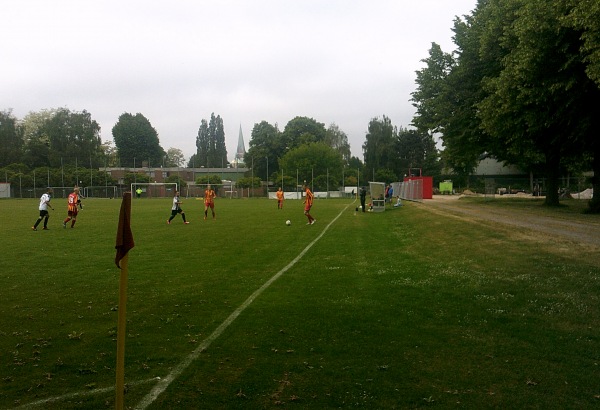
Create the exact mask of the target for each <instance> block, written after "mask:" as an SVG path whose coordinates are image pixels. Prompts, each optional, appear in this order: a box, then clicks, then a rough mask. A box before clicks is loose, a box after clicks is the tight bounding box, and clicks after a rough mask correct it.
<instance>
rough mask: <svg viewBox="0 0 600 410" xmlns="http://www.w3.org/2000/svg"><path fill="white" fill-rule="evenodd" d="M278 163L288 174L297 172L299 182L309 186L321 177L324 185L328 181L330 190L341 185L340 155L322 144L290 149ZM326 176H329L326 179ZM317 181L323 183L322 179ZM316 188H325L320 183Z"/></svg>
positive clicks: (341, 164)
mask: <svg viewBox="0 0 600 410" xmlns="http://www.w3.org/2000/svg"><path fill="white" fill-rule="evenodd" d="M279 162H280V164H281V167H282V168H283V169H285V170H289V171H288V172H292V170H294V171H296V170H297V172H298V178H299V179H300V181H307V182H308V183H309V184H310V183H312V182H315V181H316V178H317V177H319V176H321V177H325V179H324V181H325V183H327V181H329V184H330V185H329V187H330V188H331V187H332V186H334V187H335V188H336V189H337V188H338V187H339V186H341V185H342V170H343V167H344V160H343V159H342V155H341V154H340V153H339V152H338V151H336V150H335V149H333V148H331V147H330V146H328V145H327V144H325V143H323V142H316V143H309V144H303V145H300V146H299V147H297V148H294V149H291V150H289V151H288V152H287V153H286V154H285V155H284V156H283V157H282V158H281V160H280V161H279ZM327 176H329V178H328V179H327ZM313 178H314V179H315V181H313ZM319 180H320V181H323V179H322V178H321V179H319ZM318 188H319V189H325V188H326V187H325V186H323V184H322V183H321V185H319V186H318Z"/></svg>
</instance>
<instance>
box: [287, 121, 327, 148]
mask: <svg viewBox="0 0 600 410" xmlns="http://www.w3.org/2000/svg"><path fill="white" fill-rule="evenodd" d="M326 136H327V130H326V129H325V124H323V123H320V122H318V121H316V120H315V119H313V118H309V117H295V118H293V119H291V120H290V121H289V122H288V123H287V124H286V125H285V128H284V129H283V133H282V134H281V139H282V143H283V144H282V145H283V146H284V147H285V148H286V149H289V150H291V149H294V148H297V147H299V146H300V145H306V144H311V143H316V142H325V140H326Z"/></svg>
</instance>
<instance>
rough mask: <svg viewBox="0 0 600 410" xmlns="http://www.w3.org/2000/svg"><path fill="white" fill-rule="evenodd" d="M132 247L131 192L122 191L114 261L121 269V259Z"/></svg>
mask: <svg viewBox="0 0 600 410" xmlns="http://www.w3.org/2000/svg"><path fill="white" fill-rule="evenodd" d="M133 247H134V243H133V234H132V233H131V192H124V193H123V202H121V213H120V214H119V228H118V229H117V243H116V245H115V248H116V249H117V255H116V256H115V263H116V264H117V268H119V269H121V266H120V262H121V259H123V257H124V256H125V255H127V252H129V250H130V249H131V248H133Z"/></svg>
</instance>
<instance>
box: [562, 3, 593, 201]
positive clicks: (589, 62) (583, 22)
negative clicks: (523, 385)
mask: <svg viewBox="0 0 600 410" xmlns="http://www.w3.org/2000/svg"><path fill="white" fill-rule="evenodd" d="M570 4H571V5H572V6H573V7H572V9H571V11H570V13H569V15H568V16H567V17H566V18H565V24H566V25H567V26H569V27H572V28H574V29H575V30H577V31H579V32H581V33H582V34H581V40H583V44H582V45H581V48H580V50H581V54H582V56H583V62H584V63H585V64H586V67H585V71H586V73H587V75H588V77H589V78H590V79H591V80H593V81H594V82H595V83H596V85H597V86H598V87H600V3H599V2H598V1H596V0H573V1H572V2H570ZM597 106H598V104H597V100H596V102H591V104H590V106H589V107H588V108H589V109H593V108H595V107H597ZM587 117H588V119H587V121H581V122H580V124H586V123H587V124H588V127H587V132H584V133H583V135H584V139H585V141H586V147H587V150H588V155H589V156H590V157H591V158H592V169H593V170H594V175H595V177H594V178H593V179H592V185H593V188H594V192H599V191H600V177H599V175H600V141H599V139H598V137H597V134H598V129H599V128H600V120H599V118H600V114H598V113H597V112H595V113H592V117H591V118H590V117H589V115H588V116H587ZM589 211H590V212H593V213H600V195H594V197H593V198H592V200H591V201H590V204H589Z"/></svg>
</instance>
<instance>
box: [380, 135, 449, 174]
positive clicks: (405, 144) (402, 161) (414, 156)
mask: <svg viewBox="0 0 600 410" xmlns="http://www.w3.org/2000/svg"><path fill="white" fill-rule="evenodd" d="M396 156H397V160H396V166H395V167H394V168H393V169H394V173H395V174H396V176H397V177H402V176H403V175H404V174H406V173H407V172H408V169H409V168H421V169H422V171H423V174H424V175H439V173H440V167H439V162H438V152H437V149H436V147H435V142H434V141H433V138H432V137H431V135H429V134H427V133H420V132H419V131H417V130H408V129H405V128H400V129H399V131H398V138H397V142H396ZM388 182H393V181H388Z"/></svg>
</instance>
